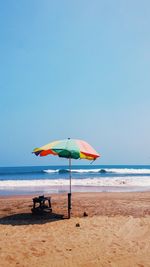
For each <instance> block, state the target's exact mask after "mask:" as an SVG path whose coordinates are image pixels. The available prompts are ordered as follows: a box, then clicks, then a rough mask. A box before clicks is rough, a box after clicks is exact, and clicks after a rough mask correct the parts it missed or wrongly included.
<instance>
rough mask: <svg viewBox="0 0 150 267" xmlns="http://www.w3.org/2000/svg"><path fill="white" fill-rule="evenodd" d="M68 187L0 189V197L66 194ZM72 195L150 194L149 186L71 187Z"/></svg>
mask: <svg viewBox="0 0 150 267" xmlns="http://www.w3.org/2000/svg"><path fill="white" fill-rule="evenodd" d="M68 190H69V186H51V187H47V186H43V187H41V186H40V187H39V186H36V187H31V186H29V187H16V188H13V189H11V190H10V189H9V190H8V189H5V188H3V189H0V197H2V196H6V197H7V196H13V195H22V196H25V195H34V194H39V195H43V194H62V193H68ZM72 192H73V193H82V192H83V193H86V192H87V193H96V192H114V193H115V192H116V193H119V192H122V193H124V192H129V193H130V192H131V193H133V192H150V187H149V186H126V185H121V186H90V185H89V186H88V185H87V186H74V185H73V186H72Z"/></svg>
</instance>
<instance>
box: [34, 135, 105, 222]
mask: <svg viewBox="0 0 150 267" xmlns="http://www.w3.org/2000/svg"><path fill="white" fill-rule="evenodd" d="M32 153H34V154H35V155H36V156H41V157H43V156H47V155H54V156H59V157H61V158H67V159H69V180H70V191H69V194H68V217H69V218H70V210H71V159H87V160H96V159H97V158H98V157H100V155H99V154H98V153H97V152H96V151H95V149H94V148H93V147H92V146H91V145H89V144H88V143H87V142H85V141H83V140H78V139H70V138H68V139H64V140H58V141H54V142H52V143H49V144H47V145H44V146H41V147H39V148H35V149H34V150H33V152H32Z"/></svg>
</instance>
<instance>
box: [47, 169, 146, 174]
mask: <svg viewBox="0 0 150 267" xmlns="http://www.w3.org/2000/svg"><path fill="white" fill-rule="evenodd" d="M43 172H45V173H60V174H63V173H67V172H69V169H57V170H52V169H48V170H43ZM71 172H72V173H80V174H82V173H83V174H84V173H102V174H105V173H114V174H150V169H127V168H126V169H124V168H122V169H117V168H116V169H115V168H112V169H72V170H71Z"/></svg>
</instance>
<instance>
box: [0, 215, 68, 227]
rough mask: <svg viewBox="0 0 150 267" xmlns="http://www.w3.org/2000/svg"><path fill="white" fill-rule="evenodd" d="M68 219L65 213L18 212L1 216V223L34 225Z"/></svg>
mask: <svg viewBox="0 0 150 267" xmlns="http://www.w3.org/2000/svg"><path fill="white" fill-rule="evenodd" d="M64 219H66V218H65V217H64V215H63V214H57V213H51V214H36V215H33V214H32V213H18V214H12V215H8V216H4V217H2V218H0V225H12V226H15V225H30V224H31V225H33V224H45V223H48V222H54V221H60V220H64Z"/></svg>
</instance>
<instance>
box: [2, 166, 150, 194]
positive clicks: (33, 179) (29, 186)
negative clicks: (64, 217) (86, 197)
mask: <svg viewBox="0 0 150 267" xmlns="http://www.w3.org/2000/svg"><path fill="white" fill-rule="evenodd" d="M71 173H72V192H134V191H135V192H137V191H149V190H150V166H147V165H145V166H143V165H136V166H135V165H92V164H89V165H77V166H75V165H73V166H72V170H71ZM68 191H69V169H68V166H32V167H31V166H26V167H0V195H1V196H2V195H23V194H24V195H27V194H47V193H63V192H68Z"/></svg>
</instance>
